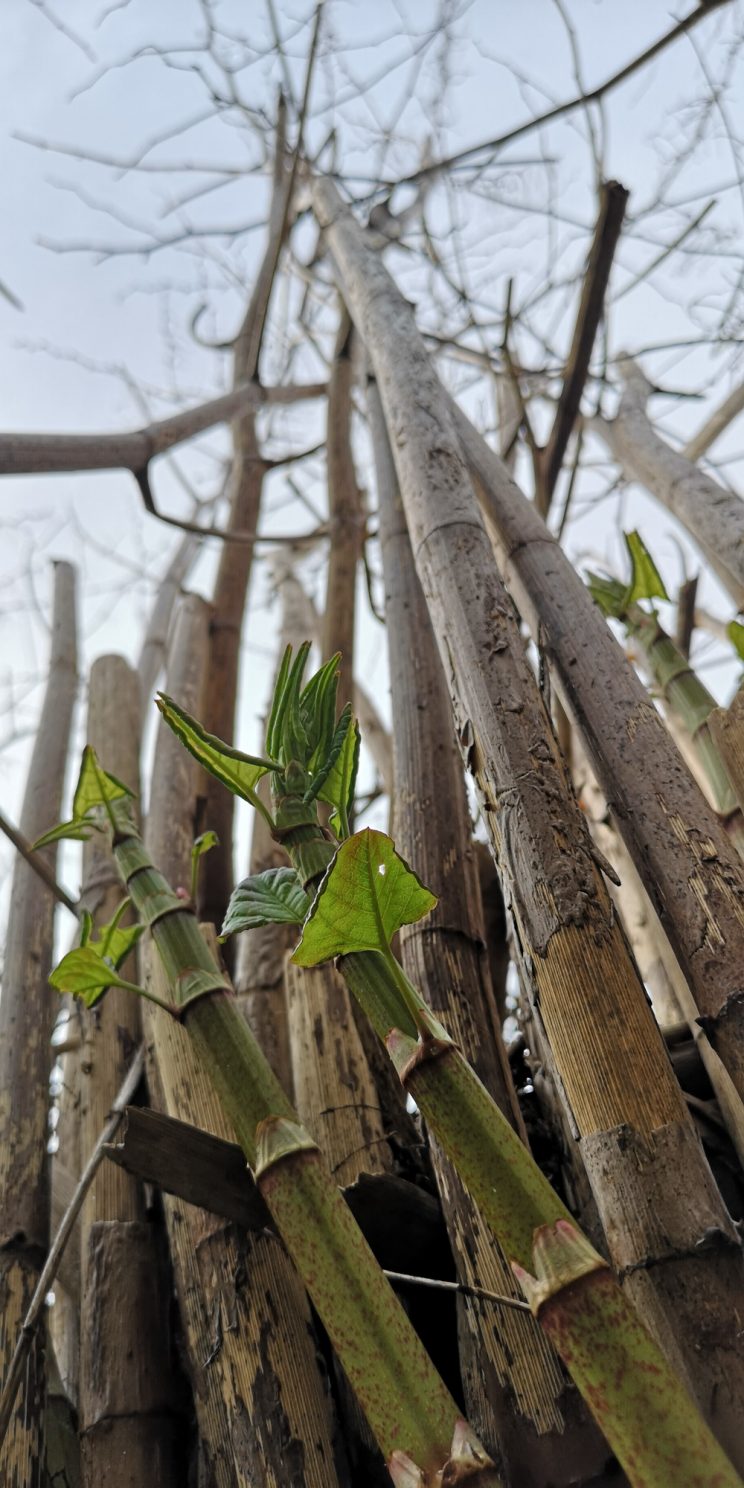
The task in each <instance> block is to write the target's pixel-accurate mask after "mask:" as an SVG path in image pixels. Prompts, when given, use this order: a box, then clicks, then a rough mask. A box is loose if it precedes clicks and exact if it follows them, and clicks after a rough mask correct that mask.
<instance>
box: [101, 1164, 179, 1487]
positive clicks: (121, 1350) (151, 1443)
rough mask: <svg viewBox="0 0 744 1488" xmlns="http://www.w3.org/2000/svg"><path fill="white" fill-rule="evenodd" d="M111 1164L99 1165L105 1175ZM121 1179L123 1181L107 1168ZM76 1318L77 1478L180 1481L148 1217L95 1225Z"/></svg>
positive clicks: (163, 1303) (162, 1301)
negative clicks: (80, 1391)
mask: <svg viewBox="0 0 744 1488" xmlns="http://www.w3.org/2000/svg"><path fill="white" fill-rule="evenodd" d="M112 1168H113V1164H111V1163H104V1164H103V1165H102V1169H101V1170H100V1172H101V1173H102V1174H106V1172H107V1171H108V1170H111V1169H112ZM113 1171H114V1172H115V1173H116V1174H117V1177H118V1178H119V1179H121V1178H122V1177H123V1178H126V1179H127V1181H128V1182H129V1183H130V1184H131V1183H132V1179H130V1178H129V1176H128V1174H123V1173H122V1172H121V1169H116V1168H113ZM86 1238H87V1246H86V1257H85V1260H86V1284H85V1295H84V1298H83V1314H82V1330H81V1331H82V1338H81V1343H82V1352H81V1363H82V1380H81V1382H82V1381H84V1386H83V1388H84V1396H83V1409H84V1416H83V1418H82V1420H81V1429H82V1437H81V1466H82V1481H83V1483H90V1484H96V1485H100V1484H105V1485H106V1488H141V1485H142V1484H143V1483H145V1482H153V1483H157V1484H158V1488H161V1485H163V1488H165V1485H167V1484H170V1483H175V1482H176V1481H177V1477H176V1472H175V1460H174V1459H175V1453H174V1445H175V1443H174V1438H175V1422H174V1417H173V1413H172V1407H173V1384H172V1369H171V1360H170V1352H169V1327H168V1305H169V1296H168V1289H167V1286H165V1285H163V1282H164V1278H163V1277H162V1275H161V1268H160V1266H159V1264H158V1255H157V1251H156V1249H155V1247H154V1245H153V1237H152V1233H151V1226H150V1225H149V1224H148V1223H147V1221H146V1220H106V1219H97V1220H95V1222H94V1223H93V1224H92V1225H91V1226H90V1228H89V1230H88V1233H87V1237H86Z"/></svg>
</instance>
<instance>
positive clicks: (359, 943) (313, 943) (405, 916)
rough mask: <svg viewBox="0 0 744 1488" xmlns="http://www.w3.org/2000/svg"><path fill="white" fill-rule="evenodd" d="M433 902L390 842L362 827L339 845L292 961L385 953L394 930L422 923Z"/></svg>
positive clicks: (433, 897)
mask: <svg viewBox="0 0 744 1488" xmlns="http://www.w3.org/2000/svg"><path fill="white" fill-rule="evenodd" d="M436 902H437V900H436V895H435V894H432V893H431V891H430V890H429V889H427V888H425V887H424V885H423V884H422V882H421V880H420V879H419V878H417V876H416V874H415V873H414V872H413V870H412V869H411V868H409V867H408V864H407V863H405V862H404V861H403V859H402V858H401V857H399V855H398V853H397V852H396V851H395V846H394V844H393V842H392V841H391V839H390V838H389V837H387V836H386V835H385V833H384V832H375V831H373V830H372V828H371V827H367V828H366V830H365V831H363V832H356V833H355V834H354V836H353V837H349V838H347V840H346V842H343V843H342V844H341V846H340V848H339V850H338V852H337V853H336V856H335V858H334V859H333V862H332V863H331V866H330V868H329V869H328V872H327V874H326V876H325V878H324V879H323V882H322V884H321V886H320V888H319V890H318V893H317V896H316V899H315V903H314V905H313V907H312V909H311V911H310V914H309V915H308V918H307V920H306V921H305V928H304V930H303V932H302V939H301V941H300V944H299V945H298V947H297V950H296V951H295V953H294V955H293V957H292V960H293V961H294V962H296V963H297V965H298V966H317V965H318V963H319V962H320V961H328V960H330V958H331V957H332V956H343V955H346V954H347V953H348V952H350V951H381V952H382V953H383V954H389V952H390V942H391V940H392V938H393V936H394V934H395V932H396V930H399V929H400V927H401V925H412V924H413V923H414V921H416V920H420V919H422V918H423V916H424V915H426V914H428V913H429V911H430V910H431V909H433V908H434V905H435V904H436Z"/></svg>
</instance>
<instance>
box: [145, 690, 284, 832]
mask: <svg viewBox="0 0 744 1488" xmlns="http://www.w3.org/2000/svg"><path fill="white" fill-rule="evenodd" d="M157 705H158V707H159V709H160V712H161V713H162V715H163V717H164V719H165V721H166V723H167V724H168V727H169V728H171V729H172V730H173V732H174V734H175V735H176V736H177V737H178V738H179V739H180V740H181V743H182V744H184V745H185V746H186V748H187V749H188V751H189V753H190V754H193V756H194V759H196V760H198V761H199V764H200V765H203V766H204V769H205V770H208V771H209V774H210V775H214V777H215V779H216V780H221V781H222V784H223V785H226V786H227V789H228V790H229V791H232V793H233V795H234V796H241V797H242V799H243V800H244V801H250V803H251V805H252V806H255V808H256V810H257V811H260V813H261V815H262V816H263V817H265V818H266V821H267V822H268V823H269V826H272V825H273V823H272V821H271V817H270V816H269V813H268V811H267V810H266V807H265V806H264V804H263V801H262V800H261V799H260V797H259V796H258V795H257V794H256V786H257V785H258V782H259V780H260V779H261V776H262V775H267V774H268V773H269V771H270V770H275V771H276V770H280V769H281V766H280V765H279V764H277V763H276V762H275V761H274V760H270V759H262V758H261V757H260V756H258V755H254V754H242V753H241V751H240V750H239V749H233V747H232V745H230V744H224V743H223V741H222V739H218V738H216V737H215V735H214V734H208V733H207V731H206V729H204V728H202V726H201V724H200V723H199V722H198V721H197V719H196V718H192V717H191V714H190V713H187V712H186V711H185V710H184V709H183V708H179V706H178V704H177V703H174V701H173V699H172V698H169V697H167V696H166V694H165V693H162V692H161V693H159V694H158V698H157Z"/></svg>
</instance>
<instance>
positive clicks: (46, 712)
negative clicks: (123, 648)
mask: <svg viewBox="0 0 744 1488" xmlns="http://www.w3.org/2000/svg"><path fill="white" fill-rule="evenodd" d="M75 612H76V600H75V570H74V569H73V568H72V567H71V566H70V564H68V563H58V564H56V565H55V570H54V602H53V611H52V638H51V655H50V662H49V674H48V681H47V686H46V692H45V695H44V702H43V704H42V710H41V717H40V720H39V727H38V730H37V734H36V740H35V743H34V748H33V753H32V756H31V762H30V765H29V771H28V777H27V780H26V790H25V795H24V800H23V808H22V811H21V818H20V823H19V825H20V829H21V832H22V833H23V835H24V837H26V838H27V839H28V840H30V841H33V840H34V838H35V837H37V836H38V834H39V832H40V831H41V830H43V825H48V824H49V822H50V821H51V820H52V819H53V817H57V816H58V815H59V811H60V803H61V799H62V790H63V787H64V776H65V764H66V760H67V749H68V743H69V735H70V723H71V719H72V711H73V707H74V703H75V696H76V692H77V676H76V665H77V645H76V613H75ZM50 813H51V814H50ZM44 856H45V859H46V864H47V867H48V868H49V869H50V870H51V871H52V872H54V867H55V861H56V850H55V849H51V850H47V851H46V852H45V854H44ZM55 904H56V900H55V898H54V895H53V894H51V893H50V892H49V890H48V889H47V888H46V887H45V886H44V885H43V884H42V883H41V882H40V880H39V879H38V878H37V876H36V874H35V873H34V871H33V869H31V868H30V867H29V865H28V864H27V863H26V862H24V861H23V860H21V859H19V860H18V861H17V862H16V864H15V867H14V871H13V885H12V889H11V897H10V913H9V919H8V937H7V943H6V949H5V962H4V967H3V989H2V997H0V1091H1V1092H2V1103H1V1107H0V1374H1V1375H2V1376H3V1378H4V1377H5V1375H6V1373H7V1369H8V1366H9V1361H10V1358H11V1356H12V1352H13V1348H14V1346H15V1340H16V1336H17V1333H18V1331H19V1329H20V1327H21V1324H22V1322H23V1318H24V1316H25V1313H26V1311H27V1308H28V1305H29V1302H30V1300H31V1297H32V1295H33V1292H34V1288H35V1286H36V1283H37V1281H38V1278H39V1274H40V1272H41V1268H42V1264H43V1260H44V1256H45V1254H46V1249H47V1245H48V1242H49V1182H48V1162H47V1155H46V1144H47V1135H48V1112H49V1074H50V1070H51V1065H52V1053H51V1049H50V1043H49V1041H50V1038H51V1033H52V1025H53V1018H54V1006H53V1003H52V1000H51V998H50V995H49V989H48V977H49V972H50V969H51V964H52V946H53V935H54V911H55ZM44 1389H45V1386H44V1357H43V1340H42V1339H40V1338H39V1336H38V1335H37V1336H36V1339H35V1341H34V1346H33V1348H32V1349H31V1351H30V1354H29V1358H28V1363H27V1370H26V1375H25V1380H24V1392H23V1405H22V1408H21V1409H19V1410H18V1411H17V1412H16V1414H15V1415H14V1417H13V1421H12V1425H11V1429H10V1432H9V1434H8V1436H7V1438H6V1441H5V1443H4V1446H3V1448H2V1450H0V1473H1V1474H2V1477H3V1480H4V1482H5V1483H7V1484H8V1488H32V1485H35V1484H36V1483H38V1482H39V1481H40V1474H41V1471H42V1455H43V1452H42V1441H43V1434H42V1433H43V1414H44Z"/></svg>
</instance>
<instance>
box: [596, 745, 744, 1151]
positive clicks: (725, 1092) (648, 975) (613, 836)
mask: <svg viewBox="0 0 744 1488" xmlns="http://www.w3.org/2000/svg"><path fill="white" fill-rule="evenodd" d="M575 778H576V784H577V789H579V792H580V794H581V796H582V797H583V798H584V799H585V800H586V802H587V805H588V807H589V822H590V830H591V833H592V836H593V837H594V839H595V841H596V842H597V845H598V847H599V848H600V851H601V852H602V853H603V855H604V856H605V857H606V858H608V859H609V861H610V862H611V863H612V865H613V867H614V868H615V869H616V871H617V874H618V877H619V878H620V887H619V888H616V887H614V886H613V887H612V888H611V890H610V892H611V894H612V898H613V900H614V901H615V904H616V905H617V907H618V910H619V913H620V916H621V919H622V921H623V924H624V926H625V930H626V933H627V935H628V938H629V940H630V943H631V946H632V947H633V953H634V955H635V958H636V961H637V962H638V968H639V970H640V973H641V976H642V977H643V981H644V983H645V985H646V987H647V989H648V992H649V995H650V997H651V1003H652V1006H653V1009H654V1014H655V1016H656V1020H657V1022H658V1023H659V1024H660V1026H661V1027H662V1028H663V1027H665V1026H668V1025H670V1024H673V1023H676V1022H678V1021H680V1020H684V1021H686V1022H687V1024H688V1025H689V1028H690V1033H691V1034H692V1037H693V1039H694V1041H695V1045H696V1048H697V1051H698V1053H699V1055H700V1058H701V1060H702V1062H703V1064H704V1066H705V1069H706V1071H707V1074H708V1078H709V1080H710V1083H711V1085H712V1087H713V1089H714V1091H715V1094H716V1098H717V1100H718V1105H719V1108H720V1111H721V1116H722V1118H723V1122H724V1125H725V1126H726V1129H727V1131H728V1133H729V1136H730V1137H731V1141H732V1142H733V1144H734V1147H735V1148H736V1151H737V1153H738V1155H739V1158H740V1160H741V1162H742V1165H743V1166H744V1105H742V1100H741V1096H740V1095H739V1092H738V1091H737V1089H736V1087H735V1085H734V1083H733V1080H732V1079H731V1076H730V1075H729V1073H728V1071H727V1070H726V1068H725V1067H724V1065H723V1064H722V1063H721V1060H720V1059H719V1057H718V1055H717V1054H716V1051H715V1049H714V1048H713V1047H712V1046H711V1043H710V1040H709V1039H708V1038H707V1037H706V1034H705V1032H704V1030H703V1029H702V1028H701V1026H700V1020H699V1019H698V1016H697V1008H696V1006H695V1001H694V998H693V996H692V993H691V991H690V988H689V987H688V985H687V982H686V981H685V978H684V977H683V975H682V972H681V970H680V966H679V962H678V961H677V959H676V957H675V955H674V952H673V950H672V948H671V946H670V944H669V941H668V940H667V938H666V936H665V934H664V931H663V929H662V927H661V925H660V923H659V920H658V918H657V916H656V914H655V912H654V908H653V905H652V903H651V901H650V899H649V897H648V894H647V893H646V890H645V889H644V887H643V884H642V883H641V880H640V878H639V876H638V874H637V872H636V869H635V865H634V863H633V860H632V858H631V857H630V854H629V852H628V850H627V848H626V846H625V844H624V842H623V840H622V838H621V837H620V835H619V833H618V832H617V830H616V829H615V826H614V822H613V821H610V820H609V819H608V818H609V808H608V806H607V803H606V801H605V800H604V797H603V796H602V793H601V791H600V789H599V786H598V785H597V783H596V781H595V780H594V779H593V777H592V775H591V771H590V768H589V765H588V762H587V760H586V757H585V756H584V755H583V752H582V751H578V758H577V771H576V776H575Z"/></svg>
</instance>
